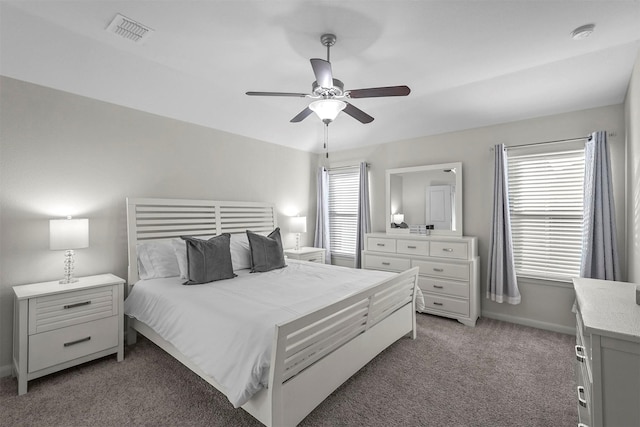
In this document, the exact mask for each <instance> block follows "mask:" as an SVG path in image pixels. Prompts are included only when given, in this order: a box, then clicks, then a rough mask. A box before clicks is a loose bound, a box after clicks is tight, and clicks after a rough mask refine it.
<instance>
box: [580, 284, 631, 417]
mask: <svg viewBox="0 0 640 427" xmlns="http://www.w3.org/2000/svg"><path fill="white" fill-rule="evenodd" d="M573 287H574V289H575V291H576V309H577V310H576V347H575V359H576V360H575V367H576V369H575V370H576V384H577V389H576V400H577V405H578V415H579V423H580V424H579V425H583V426H589V427H600V426H607V427H617V426H620V427H628V426H640V305H637V304H636V296H635V295H636V294H635V289H636V285H634V284H632V283H624V282H612V281H605V280H595V279H574V280H573Z"/></svg>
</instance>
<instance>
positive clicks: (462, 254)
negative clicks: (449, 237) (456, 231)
mask: <svg viewBox="0 0 640 427" xmlns="http://www.w3.org/2000/svg"><path fill="white" fill-rule="evenodd" d="M467 254H468V245H467V243H466V242H438V241H433V242H431V245H430V247H429V255H430V256H433V257H438V258H455V259H467V258H468V257H467Z"/></svg>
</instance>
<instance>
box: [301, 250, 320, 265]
mask: <svg viewBox="0 0 640 427" xmlns="http://www.w3.org/2000/svg"><path fill="white" fill-rule="evenodd" d="M297 259H299V260H301V261H309V262H317V263H320V264H324V252H322V251H319V252H313V253H309V254H302V255H300V256H298V258H297Z"/></svg>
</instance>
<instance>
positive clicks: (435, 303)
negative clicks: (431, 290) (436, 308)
mask: <svg viewBox="0 0 640 427" xmlns="http://www.w3.org/2000/svg"><path fill="white" fill-rule="evenodd" d="M433 305H444V304H443V303H441V302H436V301H434V302H433Z"/></svg>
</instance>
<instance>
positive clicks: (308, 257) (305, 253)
mask: <svg viewBox="0 0 640 427" xmlns="http://www.w3.org/2000/svg"><path fill="white" fill-rule="evenodd" d="M325 250H326V249H324V248H310V247H304V248H300V249H298V250H296V249H285V250H284V254H285V255H286V256H288V257H289V258H291V259H299V260H303V261H309V262H317V263H320V264H324V253H325Z"/></svg>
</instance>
